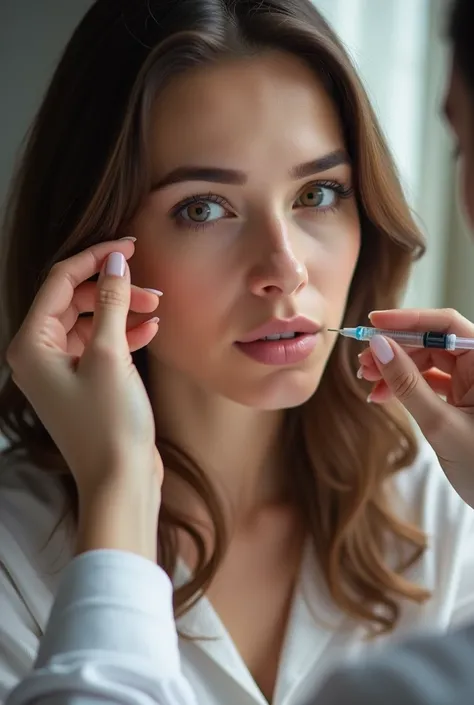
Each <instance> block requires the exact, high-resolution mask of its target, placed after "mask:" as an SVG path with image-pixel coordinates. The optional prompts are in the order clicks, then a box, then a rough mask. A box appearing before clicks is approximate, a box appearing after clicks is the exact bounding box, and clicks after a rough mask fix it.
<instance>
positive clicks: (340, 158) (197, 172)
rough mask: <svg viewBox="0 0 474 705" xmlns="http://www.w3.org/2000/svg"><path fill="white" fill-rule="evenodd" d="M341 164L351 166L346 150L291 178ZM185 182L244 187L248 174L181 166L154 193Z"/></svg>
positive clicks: (298, 168)
mask: <svg viewBox="0 0 474 705" xmlns="http://www.w3.org/2000/svg"><path fill="white" fill-rule="evenodd" d="M341 164H350V159H349V156H348V154H347V152H346V151H345V150H344V149H336V150H335V151H333V152H330V153H329V154H325V155H324V156H322V157H318V158H317V159H313V160H311V161H309V162H305V163H304V164H299V165H298V166H295V167H293V168H292V169H291V170H290V177H291V178H293V179H295V180H296V179H304V178H306V177H308V176H315V175H316V174H320V173H321V172H323V171H328V170H329V169H333V168H334V167H336V166H340V165H341ZM185 181H210V182H212V183H219V184H230V185H233V186H243V185H244V184H245V183H247V174H246V173H245V172H243V171H238V170H235V169H221V168H220V167H211V166H208V167H201V166H180V167H178V168H177V169H173V171H170V172H169V173H168V174H167V175H166V176H164V177H163V178H162V179H160V181H158V182H157V183H155V184H153V186H152V189H151V190H152V191H158V190H160V189H163V188H166V187H167V186H170V185H171V184H177V183H182V182H185Z"/></svg>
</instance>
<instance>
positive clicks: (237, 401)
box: [131, 53, 360, 514]
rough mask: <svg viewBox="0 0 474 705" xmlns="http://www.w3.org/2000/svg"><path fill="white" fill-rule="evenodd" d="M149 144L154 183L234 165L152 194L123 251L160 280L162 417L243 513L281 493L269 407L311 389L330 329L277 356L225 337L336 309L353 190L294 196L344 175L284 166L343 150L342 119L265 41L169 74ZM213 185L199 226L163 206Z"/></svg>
mask: <svg viewBox="0 0 474 705" xmlns="http://www.w3.org/2000/svg"><path fill="white" fill-rule="evenodd" d="M150 148H151V149H152V154H153V163H154V182H155V183H160V182H161V181H162V179H163V178H164V177H165V175H166V174H168V173H169V172H170V171H172V170H174V169H176V168H178V167H183V166H186V165H194V166H208V167H211V166H216V167H221V168H227V169H236V170H239V171H242V172H244V173H245V175H246V183H245V184H244V185H235V184H234V185H229V184H222V183H209V182H205V181H188V182H186V183H175V184H172V185H170V186H167V187H166V188H163V189H161V190H157V191H155V192H154V193H152V194H151V195H150V197H149V199H148V201H147V203H146V204H145V206H144V208H143V210H142V211H141V213H140V215H139V217H138V218H137V220H136V222H135V225H134V228H133V235H135V236H136V237H137V242H136V252H135V255H134V257H133V260H132V261H131V271H132V279H133V281H134V282H135V283H136V284H139V285H141V284H143V285H145V282H147V284H146V285H148V286H150V284H149V282H150V281H151V282H153V284H152V286H156V288H158V289H161V290H162V291H163V292H164V296H163V298H162V300H161V302H160V333H159V335H158V336H157V337H156V339H155V340H154V341H153V342H152V343H151V345H150V346H149V352H150V362H151V377H152V380H153V385H152V390H151V396H152V402H153V407H154V411H155V416H156V418H157V422H158V425H159V427H160V430H163V431H164V432H166V433H167V434H168V435H170V436H171V437H172V438H174V439H175V440H176V441H177V442H178V443H182V444H184V445H185V446H186V447H188V448H190V449H191V451H192V453H193V454H194V455H195V456H196V457H197V458H199V459H200V460H201V463H203V465H204V467H205V469H206V472H208V473H209V474H210V475H213V476H214V477H215V479H216V481H217V483H218V484H220V485H221V486H223V490H224V493H225V496H226V497H227V498H228V499H230V500H231V502H232V504H233V505H234V508H235V507H237V506H238V507H239V513H244V514H245V513H246V512H247V511H248V510H253V509H255V507H260V506H261V505H262V503H265V502H266V501H268V500H272V498H274V497H275V496H276V495H277V494H278V488H277V487H276V486H275V483H277V482H278V473H276V472H275V458H274V454H273V452H272V449H273V447H274V445H275V437H276V434H277V433H278V429H279V426H280V422H281V410H282V409H286V408H289V407H292V406H297V405H300V404H302V403H303V402H305V401H306V400H307V399H308V398H309V397H310V396H311V395H313V394H314V392H315V391H316V389H317V387H318V384H319V381H320V379H321V376H322V374H323V372H324V368H325V365H326V362H327V360H328V358H329V355H330V353H331V350H332V347H333V344H334V336H331V335H330V334H328V333H326V332H323V333H321V335H320V340H319V341H318V345H317V346H316V349H315V351H314V353H313V354H312V355H311V356H310V357H309V358H307V359H306V360H305V361H304V362H302V363H300V364H297V365H291V366H287V367H274V366H267V365H263V364H261V363H257V362H254V361H253V360H250V359H249V358H247V357H246V356H245V355H244V354H242V353H241V352H240V351H239V350H238V349H236V347H235V346H234V342H235V341H236V340H238V339H240V338H241V337H242V336H244V335H245V334H248V333H249V332H251V331H252V330H254V329H255V328H256V327H258V326H260V325H262V324H263V323H265V322H267V321H268V320H269V319H271V318H272V317H278V318H292V317H293V316H295V315H299V314H300V315H304V316H306V317H308V318H310V319H311V320H313V321H315V322H317V323H319V324H320V325H321V326H323V327H331V326H337V325H339V324H340V322H341V320H342V316H343V313H344V310H345V306H346V299H347V295H348V290H349V286H350V283H351V280H352V276H353V272H354V269H355V266H356V263H357V258H358V253H359V247H360V226H359V218H358V212H357V207H356V202H355V198H354V196H353V195H350V196H349V197H347V198H339V197H338V194H337V193H335V192H334V191H333V190H331V189H330V188H324V191H323V192H319V195H320V196H321V197H322V198H323V206H322V207H321V208H320V209H317V208H315V207H314V206H311V205H306V206H303V205H301V204H307V203H308V202H310V198H311V196H314V194H315V192H314V184H315V181H326V182H328V181H337V182H340V183H341V184H342V185H343V186H344V187H345V188H350V187H351V167H350V165H349V164H348V163H344V164H341V165H339V166H336V167H334V168H332V169H329V170H326V171H324V172H321V173H319V174H317V175H312V176H306V177H305V178H300V179H294V178H291V177H290V176H289V172H290V170H291V169H293V168H294V167H295V166H297V165H299V164H301V163H305V162H308V161H310V160H314V159H316V158H319V157H322V156H324V155H326V154H328V153H331V152H333V151H336V150H344V140H343V136H342V132H341V125H340V121H339V118H338V116H337V114H336V112H335V109H334V106H333V105H332V102H331V101H330V99H329V98H328V96H327V95H326V93H325V91H324V89H323V87H322V85H321V84H320V82H319V81H318V79H317V78H316V77H315V75H314V74H313V72H312V71H311V70H310V69H309V68H308V67H307V66H306V65H304V64H303V63H301V62H300V61H299V60H298V59H296V58H294V57H292V56H286V55H285V54H279V53H275V54H268V55H265V56H260V57H256V58H252V59H249V60H239V61H236V62H229V63H226V64H223V65H218V66H216V67H208V66H206V67H205V68H202V69H197V70H195V71H194V72H191V73H188V74H185V75H183V76H182V77H180V78H178V79H176V80H175V81H173V82H172V84H171V85H170V86H169V87H168V89H167V90H166V91H165V92H164V93H163V94H162V95H161V97H160V99H159V100H158V102H157V104H156V106H155V119H154V133H153V137H152V141H151V147H150ZM210 192H212V193H213V194H216V195H217V196H218V197H219V198H220V199H225V202H224V203H222V205H219V204H216V203H211V204H210V205H211V207H212V215H211V218H212V219H214V224H213V225H211V226H210V227H207V228H200V229H199V230H196V229H195V227H194V228H193V225H194V226H195V224H196V223H193V222H192V221H191V222H189V220H188V221H183V220H182V219H181V221H179V222H176V220H175V221H173V219H172V218H171V217H170V215H169V212H170V210H171V209H173V208H174V207H175V206H176V204H179V203H180V202H181V201H183V199H186V198H189V197H191V196H196V195H197V196H199V195H203V196H204V197H207V196H208V194H209V193H210ZM298 204H300V205H298ZM324 204H328V205H333V206H334V207H335V208H334V210H330V209H329V208H326V210H324V207H325V205H324ZM195 209H196V204H193V205H192V206H191V208H189V207H188V209H187V211H186V214H185V217H187V218H188V219H189V218H190V217H193V216H194V213H195ZM186 226H191V227H186ZM198 226H199V222H198ZM244 468H245V469H244ZM224 469H225V470H224Z"/></svg>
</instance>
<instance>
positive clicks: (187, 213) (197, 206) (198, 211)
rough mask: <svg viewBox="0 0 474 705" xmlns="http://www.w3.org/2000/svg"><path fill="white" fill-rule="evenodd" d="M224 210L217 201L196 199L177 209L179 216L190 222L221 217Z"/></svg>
mask: <svg viewBox="0 0 474 705" xmlns="http://www.w3.org/2000/svg"><path fill="white" fill-rule="evenodd" d="M226 212H227V211H226V209H225V208H224V207H223V206H221V205H220V204H219V203H212V202H211V201H197V202H196V203H190V204H188V205H187V206H184V207H183V208H182V209H181V210H180V211H179V217H180V218H181V219H182V220H185V221H187V222H191V223H209V222H211V221H214V220H218V219H219V218H222V217H223V216H225V214H226Z"/></svg>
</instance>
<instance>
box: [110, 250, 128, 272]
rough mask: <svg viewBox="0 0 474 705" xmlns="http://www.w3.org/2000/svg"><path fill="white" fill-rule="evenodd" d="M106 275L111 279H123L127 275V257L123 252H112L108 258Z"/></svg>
mask: <svg viewBox="0 0 474 705" xmlns="http://www.w3.org/2000/svg"><path fill="white" fill-rule="evenodd" d="M105 274H106V275H107V276H111V277H123V275H124V274H125V257H124V256H123V254H122V253H121V252H112V253H111V254H110V255H109V256H108V257H107V263H106V265H105Z"/></svg>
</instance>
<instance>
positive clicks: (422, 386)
mask: <svg viewBox="0 0 474 705" xmlns="http://www.w3.org/2000/svg"><path fill="white" fill-rule="evenodd" d="M370 349H371V351H372V354H373V357H374V360H375V364H376V365H377V367H378V370H379V372H380V374H381V375H382V377H383V379H384V381H385V383H386V385H387V387H388V388H389V390H390V391H391V392H392V394H393V395H394V396H395V397H396V398H397V399H398V400H399V401H400V402H401V403H402V404H403V406H404V407H405V408H406V409H407V411H409V412H410V414H411V415H412V416H413V418H414V419H415V421H416V422H417V423H418V425H419V426H420V428H421V431H422V432H423V433H424V434H425V436H426V435H427V434H428V435H430V434H431V433H432V432H433V431H434V430H435V429H436V428H439V427H440V425H442V424H443V423H444V422H446V415H447V414H448V413H449V409H450V407H449V405H448V404H446V403H445V402H443V401H442V399H440V397H439V396H438V395H437V394H436V392H434V391H433V390H432V389H431V388H430V386H429V385H428V383H427V382H426V380H425V379H424V377H423V375H422V374H421V373H420V371H419V369H418V367H417V366H416V365H415V363H414V362H413V360H412V359H411V357H410V356H409V355H407V354H406V352H405V351H404V350H403V349H402V348H401V347H400V346H399V345H398V344H397V343H396V342H395V341H394V340H391V339H389V338H385V337H384V336H382V335H374V337H373V338H372V339H371V341H370Z"/></svg>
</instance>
